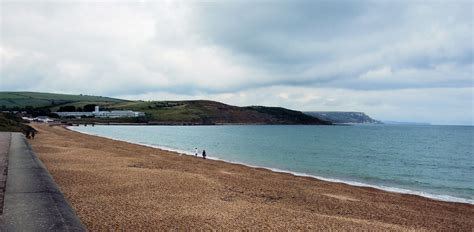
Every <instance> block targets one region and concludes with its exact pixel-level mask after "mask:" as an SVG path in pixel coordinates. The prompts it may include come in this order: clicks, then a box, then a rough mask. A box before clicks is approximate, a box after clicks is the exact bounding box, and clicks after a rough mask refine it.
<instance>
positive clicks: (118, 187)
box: [29, 124, 474, 231]
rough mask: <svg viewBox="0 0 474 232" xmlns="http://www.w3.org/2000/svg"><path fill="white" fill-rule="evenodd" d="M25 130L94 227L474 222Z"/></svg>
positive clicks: (237, 169)
mask: <svg viewBox="0 0 474 232" xmlns="http://www.w3.org/2000/svg"><path fill="white" fill-rule="evenodd" d="M33 126H34V127H35V128H36V129H37V130H38V131H39V134H38V135H37V136H36V137H35V139H34V140H29V141H30V143H31V145H32V147H33V149H34V151H35V152H36V153H37V154H38V156H39V158H40V159H41V161H42V162H43V163H44V164H45V165H46V167H47V168H48V170H49V172H50V173H51V175H52V176H53V178H54V180H55V181H56V183H57V184H58V185H59V187H60V188H61V191H63V193H64V194H65V196H66V198H67V200H68V201H69V202H70V203H71V205H72V207H73V208H74V209H75V210H76V213H77V214H78V216H79V218H80V219H81V220H82V222H83V223H84V224H85V225H86V227H87V228H88V229H89V230H91V231H100V230H157V229H158V230H192V229H194V230H311V231H314V230H345V231H347V230H356V231H357V230H359V231H360V230H364V231H367V230H371V231H387V230H390V231H407V230H408V231H472V230H473V229H474V206H473V205H470V204H464V203H453V202H443V201H437V200H432V199H428V198H424V197H420V196H415V195H407V194H400V193H392V192H386V191H382V190H377V189H373V188H368V187H355V186H350V185H346V184H341V183H332V182H326V181H321V180H317V179H314V178H310V177H298V176H294V175H291V174H286V173H276V172H272V171H270V170H266V169H259V168H251V167H247V166H243V165H239V164H231V163H226V162H224V161H216V160H203V159H202V158H196V157H193V156H187V155H182V156H180V155H178V154H177V153H173V152H169V151H163V150H160V149H156V148H150V147H145V146H141V145H137V144H131V143H127V142H121V141H115V140H111V139H106V138H101V137H97V136H92V135H85V134H81V133H78V132H74V131H70V130H68V129H66V128H64V127H61V126H55V127H50V126H48V125H45V124H33Z"/></svg>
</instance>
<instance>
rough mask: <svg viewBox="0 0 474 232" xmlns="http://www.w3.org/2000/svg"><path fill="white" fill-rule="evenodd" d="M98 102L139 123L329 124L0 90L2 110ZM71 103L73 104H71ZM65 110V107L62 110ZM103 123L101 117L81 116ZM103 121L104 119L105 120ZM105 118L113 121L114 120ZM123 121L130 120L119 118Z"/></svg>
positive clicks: (270, 114) (252, 109)
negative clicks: (133, 116) (137, 117)
mask: <svg viewBox="0 0 474 232" xmlns="http://www.w3.org/2000/svg"><path fill="white" fill-rule="evenodd" d="M86 105H98V106H99V107H100V108H101V110H133V111H140V112H145V114H146V116H145V117H144V118H142V119H140V120H139V121H140V122H144V121H145V122H149V123H157V124H325V125H326V124H331V123H330V122H328V121H324V120H320V119H318V118H316V117H312V116H309V115H306V114H303V113H302V112H300V111H294V110H289V109H285V108H279V107H264V106H249V107H237V106H231V105H227V104H223V103H220V102H215V101H206V100H195V101H128V100H121V99H115V98H107V97H97V96H86V95H66V94H49V93H33V92H0V106H2V108H3V109H4V110H5V109H7V110H15V109H16V110H24V109H26V108H28V109H29V110H30V111H34V112H36V114H37V115H38V112H37V110H36V111H35V110H32V108H33V109H41V111H40V113H44V112H46V113H51V112H55V111H58V110H59V109H61V108H63V109H64V108H66V107H68V108H73V109H74V108H75V109H78V108H79V109H80V110H82V109H85V106H86ZM71 106H74V107H71ZM66 111H69V110H66ZM84 120H90V121H100V122H104V119H84ZM105 121H107V119H105ZM108 121H111V122H112V121H113V122H116V121H117V119H114V120H112V119H110V120H108ZM122 121H123V122H130V120H127V119H123V120H122Z"/></svg>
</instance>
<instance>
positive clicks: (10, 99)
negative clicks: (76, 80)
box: [0, 92, 125, 110]
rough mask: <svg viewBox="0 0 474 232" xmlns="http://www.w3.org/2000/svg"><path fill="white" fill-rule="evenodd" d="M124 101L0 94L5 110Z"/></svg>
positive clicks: (58, 95) (76, 96) (0, 103)
mask: <svg viewBox="0 0 474 232" xmlns="http://www.w3.org/2000/svg"><path fill="white" fill-rule="evenodd" d="M123 101H125V100H121V99H115V98H109V97H100V96H88V95H69V94H55V93H38V92H0V107H1V108H2V109H3V110H5V109H12V108H25V107H27V106H28V107H32V108H41V107H47V108H50V107H53V106H56V105H63V104H67V103H76V102H104V103H116V102H123Z"/></svg>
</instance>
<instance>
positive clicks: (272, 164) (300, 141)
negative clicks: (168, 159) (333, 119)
mask: <svg viewBox="0 0 474 232" xmlns="http://www.w3.org/2000/svg"><path fill="white" fill-rule="evenodd" d="M70 128H71V129H73V130H76V131H80V132H84V133H88V134H94V135H99V136H103V137H108V138H113V139H117V140H124V141H129V142H133V143H139V144H145V145H150V146H155V147H160V148H164V149H167V150H173V151H178V152H181V153H187V154H193V153H194V148H195V147H197V148H198V149H199V151H201V150H202V149H205V150H206V152H207V154H208V156H209V157H210V158H215V159H221V160H226V161H230V162H235V163H242V164H246V165H249V166H258V167H266V168H269V169H272V170H275V171H285V172H291V173H294V174H297V175H308V176H314V177H317V178H320V179H324V180H330V181H338V182H345V183H348V184H352V185H358V186H372V187H376V188H380V189H385V190H388V191H395V192H403V193H411V194H417V195H422V196H426V197H430V198H435V199H440V200H446V201H456V202H467V203H470V204H474V155H473V153H474V127H472V126H400V125H397V126H392V125H364V126H293V125H292V126H263V125H262V126H255V125H245V126H240V125H239V126H95V127H91V126H87V127H84V126H80V127H70Z"/></svg>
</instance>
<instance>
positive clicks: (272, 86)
mask: <svg viewBox="0 0 474 232" xmlns="http://www.w3.org/2000/svg"><path fill="white" fill-rule="evenodd" d="M472 8H473V3H472V2H470V1H450V2H434V1H433V2H424V3H413V2H403V1H401V2H382V3H380V2H378V1H374V2H373V1H365V2H362V1H341V2H337V3H334V2H331V1H296V2H290V1H288V2H283V1H275V2H271V1H264V2H258V3H256V2H247V1H226V2H221V3H219V2H190V1H184V2H177V1H169V2H168V1H163V2H146V1H140V2H92V1H84V2H62V3H59V2H34V3H32V2H23V1H12V2H10V1H2V2H1V35H0V38H1V41H0V42H1V44H0V54H1V66H0V74H1V80H0V90H10V91H15V90H31V91H45V92H62V93H75V94H79V93H85V94H97V95H107V96H113V97H127V98H131V99H149V100H162V99H200V98H206V99H214V100H220V101H224V102H226V103H229V104H237V105H263V104H265V105H273V106H283V107H290V108H293V109H298V110H341V111H343V110H356V111H365V112H367V113H369V114H370V115H373V116H374V117H376V118H379V119H385V120H408V121H427V122H433V123H443V124H473V117H474V113H473V109H474V105H473V104H474V103H473V96H474V86H473V80H474V78H473V76H474V75H473V70H474V63H473V56H474V45H473V39H474V29H473V28H474V25H473V22H474V16H473V12H472ZM448 112H449V113H448Z"/></svg>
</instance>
